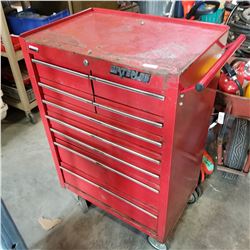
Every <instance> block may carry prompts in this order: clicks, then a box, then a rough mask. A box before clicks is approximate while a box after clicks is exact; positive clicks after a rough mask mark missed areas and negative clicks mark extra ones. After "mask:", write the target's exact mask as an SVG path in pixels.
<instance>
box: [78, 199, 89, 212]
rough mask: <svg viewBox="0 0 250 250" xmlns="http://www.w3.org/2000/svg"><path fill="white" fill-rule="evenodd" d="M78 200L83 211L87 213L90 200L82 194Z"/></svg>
mask: <svg viewBox="0 0 250 250" xmlns="http://www.w3.org/2000/svg"><path fill="white" fill-rule="evenodd" d="M77 202H78V204H79V205H80V207H81V209H82V212H83V213H87V212H88V210H89V205H88V202H87V201H86V200H85V199H83V198H82V197H80V196H78V197H77Z"/></svg>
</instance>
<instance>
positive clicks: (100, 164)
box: [54, 142, 159, 194]
mask: <svg viewBox="0 0 250 250" xmlns="http://www.w3.org/2000/svg"><path fill="white" fill-rule="evenodd" d="M54 144H55V145H56V146H57V147H60V148H63V149H64V150H66V151H69V152H71V153H73V154H75V155H77V156H79V157H81V158H83V159H85V160H87V161H90V162H92V163H94V164H96V165H98V166H100V167H102V168H105V169H107V170H109V171H111V172H113V173H116V174H118V175H120V176H122V177H124V178H125V179H128V180H130V181H132V182H134V183H136V184H138V185H140V186H142V187H144V188H147V189H148V190H150V191H152V192H154V193H157V194H158V193H159V191H158V190H157V189H155V188H152V187H150V186H148V185H146V184H144V183H142V182H140V181H138V180H136V179H134V178H132V177H130V176H128V175H126V174H123V173H121V172H119V171H117V170H115V169H113V168H111V167H109V166H107V165H105V164H103V163H101V162H99V161H96V160H94V159H92V158H90V157H89V156H86V155H84V154H82V153H79V152H77V151H75V150H73V149H71V148H68V147H65V146H64V145H62V144H60V143H58V142H54Z"/></svg>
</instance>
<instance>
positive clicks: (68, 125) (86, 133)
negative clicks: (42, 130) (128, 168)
mask: <svg viewBox="0 0 250 250" xmlns="http://www.w3.org/2000/svg"><path fill="white" fill-rule="evenodd" d="M45 117H46V118H47V119H49V120H51V121H55V122H57V123H58V124H61V125H63V126H65V127H67V128H70V129H73V130H75V131H77V132H79V133H82V134H84V135H87V136H90V137H91V138H95V139H97V140H99V141H102V142H105V143H107V144H109V145H112V146H114V147H117V148H119V149H121V150H124V151H126V152H128V153H131V154H133V155H136V156H138V157H140V158H142V159H145V160H148V161H150V162H153V163H156V164H158V165H160V164H161V162H160V161H158V160H155V159H153V158H151V157H148V156H146V155H143V154H140V153H138V152H136V151H134V150H131V149H128V148H126V147H124V146H121V145H119V144H117V143H114V142H111V141H109V140H106V139H104V138H102V137H100V136H97V135H95V134H92V133H89V132H87V131H85V130H82V129H79V128H77V127H75V126H72V125H70V124H68V123H66V122H62V121H60V120H58V119H56V118H54V117H51V116H48V115H45Z"/></svg>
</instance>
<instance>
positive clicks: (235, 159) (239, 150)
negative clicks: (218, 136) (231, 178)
mask: <svg viewBox="0 0 250 250" xmlns="http://www.w3.org/2000/svg"><path fill="white" fill-rule="evenodd" d="M249 137H250V121H248V120H245V119H235V121H234V124H233V127H232V130H231V136H230V139H229V141H228V143H227V145H226V157H225V160H224V165H226V166H227V167H229V168H232V169H236V170H239V171H241V170H242V168H243V166H244V163H245V161H246V157H247V152H248V150H249V142H250V138H249Z"/></svg>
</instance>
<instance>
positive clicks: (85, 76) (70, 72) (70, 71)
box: [31, 59, 88, 79]
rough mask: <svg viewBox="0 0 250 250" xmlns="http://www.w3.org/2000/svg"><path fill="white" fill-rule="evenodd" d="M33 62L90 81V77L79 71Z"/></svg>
mask: <svg viewBox="0 0 250 250" xmlns="http://www.w3.org/2000/svg"><path fill="white" fill-rule="evenodd" d="M31 61H32V62H33V63H37V64H41V65H43V66H46V67H48V68H52V69H56V70H59V71H62V72H65V73H68V74H71V75H75V76H79V77H82V78H85V79H88V75H86V74H83V73H80V72H77V71H74V70H70V69H66V68H63V67H60V66H57V65H54V64H51V63H47V62H43V61H40V60H37V59H31Z"/></svg>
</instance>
